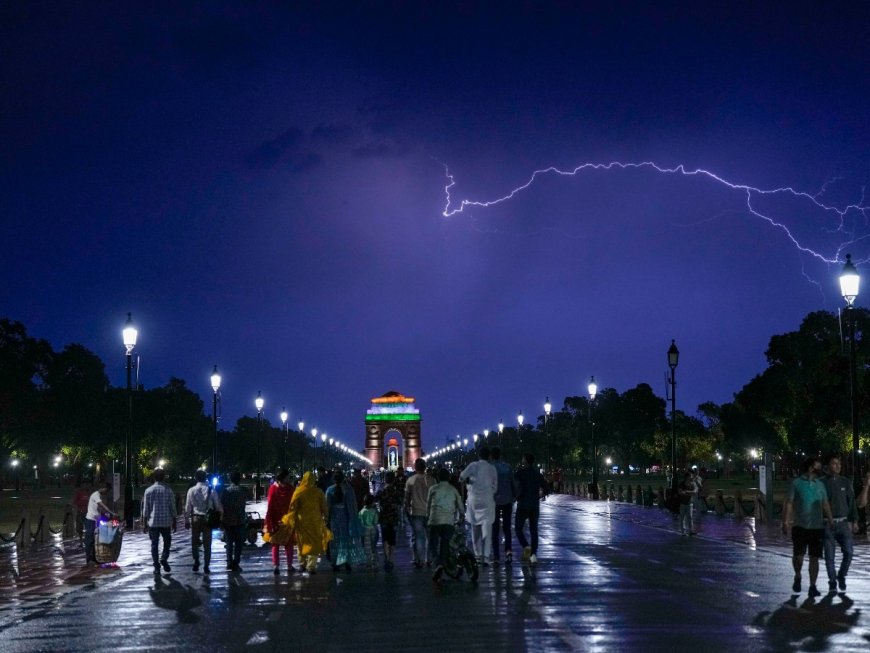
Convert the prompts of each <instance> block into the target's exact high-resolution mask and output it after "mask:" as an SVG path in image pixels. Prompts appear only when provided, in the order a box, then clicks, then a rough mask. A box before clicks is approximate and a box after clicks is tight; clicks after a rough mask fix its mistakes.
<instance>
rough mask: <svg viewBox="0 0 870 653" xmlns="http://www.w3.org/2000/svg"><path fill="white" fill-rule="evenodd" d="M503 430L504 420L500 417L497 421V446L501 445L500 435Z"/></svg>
mask: <svg viewBox="0 0 870 653" xmlns="http://www.w3.org/2000/svg"><path fill="white" fill-rule="evenodd" d="M503 432H504V420H502V419H500V420H499V421H498V446H502V443H501V435H502V433H503Z"/></svg>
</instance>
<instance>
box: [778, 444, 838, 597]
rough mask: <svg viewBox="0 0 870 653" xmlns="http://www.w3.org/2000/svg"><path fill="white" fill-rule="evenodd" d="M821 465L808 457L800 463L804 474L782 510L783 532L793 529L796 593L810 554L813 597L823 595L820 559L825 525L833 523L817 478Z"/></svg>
mask: <svg viewBox="0 0 870 653" xmlns="http://www.w3.org/2000/svg"><path fill="white" fill-rule="evenodd" d="M821 468H822V466H821V463H819V461H818V460H816V459H815V458H807V459H806V460H804V461H803V462H802V463H801V475H800V476H799V477H798V478H796V479H795V480H794V481H792V484H791V489H790V490H789V493H788V495H787V496H786V500H785V506H784V507H783V517H782V532H783V533H785V534H787V533H788V531H789V529H791V541H792V567H793V568H794V583H793V584H792V586H791V588H792V590H793V591H794V592H800V591H801V567H803V564H804V556H805V555H806V553H807V550H809V554H810V565H809V570H810V589H809V596H810V598H813V597H816V596H820V595H821V592H819V590H818V589H816V579H817V578H818V576H819V558H821V557H822V549H823V545H822V542H823V539H824V536H825V522H827V523H829V524H830V523H832V521H833V519H832V517H831V506H830V504H829V503H828V491H827V490H826V489H825V484H824V483H822V481H820V480H819V479H818V476H819V474H820V472H821Z"/></svg>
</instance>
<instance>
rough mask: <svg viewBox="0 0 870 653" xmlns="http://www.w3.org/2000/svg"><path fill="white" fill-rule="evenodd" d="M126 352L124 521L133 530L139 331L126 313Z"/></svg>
mask: <svg viewBox="0 0 870 653" xmlns="http://www.w3.org/2000/svg"><path fill="white" fill-rule="evenodd" d="M121 334H122V336H123V339H124V348H125V349H126V350H127V441H126V442H125V443H124V476H125V477H126V478H125V482H124V521H125V523H126V525H127V528H133V348H134V347H135V346H136V338H137V337H138V336H139V331H138V329H136V326H135V325H134V324H133V315H132V314H131V313H127V323H126V324H124V330H123V331H122V332H121Z"/></svg>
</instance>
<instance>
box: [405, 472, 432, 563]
mask: <svg viewBox="0 0 870 653" xmlns="http://www.w3.org/2000/svg"><path fill="white" fill-rule="evenodd" d="M433 485H435V481H434V479H433V478H432V477H431V476H429V475H427V474H426V461H425V460H423V459H422V458H417V460H415V461H414V475H413V476H411V478H409V479H408V480H407V481H406V482H405V499H404V503H405V512H406V513H407V514H408V518H409V520H410V522H411V548H412V549H413V553H414V567H416V568H417V569H422V567H423V565H424V564H425V565H426V566H427V567H428V566H431V565H432V556H430V555H429V554H430V552H431V544H430V543H429V534H428V532H427V523H426V511H427V509H428V505H427V504H428V501H429V488H431V487H432V486H433Z"/></svg>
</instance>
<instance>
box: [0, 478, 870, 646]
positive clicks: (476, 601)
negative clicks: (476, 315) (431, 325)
mask: <svg viewBox="0 0 870 653" xmlns="http://www.w3.org/2000/svg"><path fill="white" fill-rule="evenodd" d="M258 508H259V510H260V512H261V513H264V512H265V510H264V509H263V507H262V506H259V507H257V506H253V509H258ZM675 526H676V522H675V520H674V518H672V517H671V516H670V515H669V513H666V512H664V511H661V510H659V509H657V508H643V507H640V506H635V505H631V504H624V503H616V502H591V501H584V500H580V499H577V498H574V497H570V496H566V495H556V496H551V497H550V498H549V499H548V500H547V501H546V502H545V503H544V504H543V505H542V513H541V534H542V537H541V544H540V548H539V552H538V555H539V559H540V562H539V563H538V564H537V565H536V566H534V567H532V566H528V565H522V564H519V563H518V562H515V563H514V564H513V565H511V566H508V567H505V566H502V567H494V568H489V569H483V570H481V572H482V573H481V576H480V581H479V583H478V584H477V585H473V584H472V583H470V582H467V581H448V582H445V583H443V584H441V585H434V584H433V583H432V582H431V580H430V573H429V572H427V571H426V570H419V571H418V570H415V569H414V568H413V566H412V565H411V563H410V556H409V549H408V546H407V541H406V540H405V539H404V538H402V536H401V535H400V542H399V548H398V549H397V555H396V563H397V564H396V568H395V569H394V570H393V571H392V572H390V573H386V572H384V571H383V569H380V570H378V571H376V572H372V571H367V570H363V569H361V568H359V569H355V570H354V571H353V572H352V573H347V572H340V573H337V574H335V573H333V572H332V571H331V569H330V568H329V566H328V565H327V564H325V563H322V564H321V568H320V572H319V573H318V574H317V575H314V576H308V575H307V574H306V575H302V574H298V573H297V574H295V575H293V576H289V577H288V575H287V573H286V571H284V572H282V574H281V576H279V577H275V576H274V575H273V574H272V563H271V558H270V551H269V547H268V545H265V546H264V545H263V544H262V542H261V541H259V540H258V542H257V545H256V546H246V547H245V550H244V553H243V557H242V567H243V570H244V571H243V573H241V574H238V575H232V574H230V575H228V573H227V571H226V569H225V566H226V565H225V562H226V558H225V555H224V550H223V546H222V544H221V543H220V542H219V541H217V540H216V541H215V548H214V557H213V560H212V565H211V567H212V573H211V575H210V576H204V575H203V574H202V573H201V572H200V573H194V572H193V571H192V570H191V564H192V558H191V553H190V539H189V533H188V532H187V531H186V530H184V529H179V531H178V533H177V534H176V535H175V537H174V538H173V545H172V555H171V558H170V563H171V564H172V573H171V574H164V575H163V576H162V577H161V578H159V579H156V578H155V577H154V576H153V573H152V567H151V560H150V549H149V547H150V543H149V541H148V539H147V538H146V537H145V536H144V535H142V534H141V532H135V533H129V534H127V535H126V536H125V539H124V545H123V548H122V551H121V555H120V557H119V559H118V566H117V567H114V568H83V567H82V563H83V562H84V554H83V552H82V551H81V549H80V548H79V547H78V543H77V542H76V541H68V542H62V541H60V540H53V544H45V545H42V546H41V547H40V548H39V549H26V550H21V551H17V550H16V549H15V548H14V546H11V545H7V546H3V547H0V651H3V652H4V653H7V652H9V653H12V652H17V651H95V650H96V651H102V650H113V651H125V650H135V651H149V650H157V649H159V650H161V651H175V650H178V651H181V650H185V651H249V650H250V651H278V650H280V651H306V652H309V651H379V652H382V651H388V650H390V649H393V648H399V649H400V650H404V649H412V650H416V651H420V650H438V651H457V650H462V651H469V650H474V651H477V650H489V651H594V652H605V651H642V652H647V651H651V652H656V651H669V652H670V651H692V652H693V653H694V652H697V651H703V652H704V653H711V652H714V651H729V652H730V651H825V650H828V651H837V652H839V651H867V650H868V649H870V619H868V617H867V616H865V614H864V612H865V611H864V607H865V606H866V605H868V604H870V575H868V568H870V545H868V544H867V541H866V539H864V538H862V539H861V540H859V542H860V543H859V544H858V545H857V547H856V549H857V551H856V558H855V563H854V566H853V571H852V572H851V573H850V575H849V586H848V591H847V592H846V593H842V594H836V595H832V596H827V595H825V596H822V597H820V598H819V599H815V600H809V599H808V598H807V596H806V589H807V580H806V572H805V574H804V593H803V594H802V595H800V596H794V595H793V594H792V593H791V589H790V586H791V580H792V572H791V564H790V559H789V547H788V542H787V541H786V540H785V539H784V538H783V537H782V536H780V535H779V534H778V532H777V530H776V528H775V526H760V527H759V528H757V529H756V527H755V524H754V522H753V520H751V519H747V520H743V521H741V522H736V521H735V520H733V519H732V518H728V517H724V518H719V517H715V516H713V515H707V516H706V517H705V518H704V519H703V521H702V522H701V524H700V534H699V535H697V536H695V537H692V538H689V537H682V536H680V535H679V533H677V532H676V531H675ZM515 555H517V556H518V557H519V547H518V546H515ZM819 587H820V589H821V590H822V591H823V592H824V591H825V590H826V588H827V582H826V578H825V575H824V570H822V574H821V578H820V583H819Z"/></svg>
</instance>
